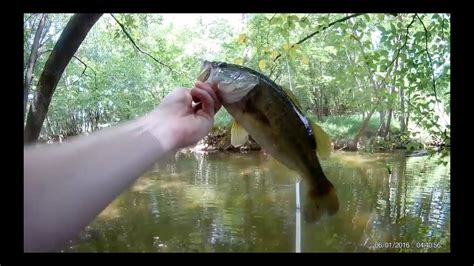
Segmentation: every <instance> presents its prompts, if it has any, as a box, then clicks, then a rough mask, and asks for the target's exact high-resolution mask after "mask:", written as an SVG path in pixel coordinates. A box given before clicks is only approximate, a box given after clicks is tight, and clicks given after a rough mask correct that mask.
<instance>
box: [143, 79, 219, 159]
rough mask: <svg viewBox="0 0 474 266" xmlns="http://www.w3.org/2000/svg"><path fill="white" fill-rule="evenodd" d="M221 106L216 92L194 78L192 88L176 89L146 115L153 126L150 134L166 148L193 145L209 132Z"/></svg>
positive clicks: (172, 148)
mask: <svg viewBox="0 0 474 266" xmlns="http://www.w3.org/2000/svg"><path fill="white" fill-rule="evenodd" d="M193 102H194V103H193ZM220 108H221V103H220V100H219V98H218V94H217V93H216V91H214V90H213V88H212V87H211V86H210V85H209V84H206V83H203V82H200V81H197V82H196V84H195V86H194V88H192V89H191V90H189V89H185V88H178V89H175V90H173V91H172V92H170V93H169V94H168V95H167V96H166V97H165V98H164V99H163V101H162V102H161V104H160V105H159V106H158V107H157V108H156V109H155V111H153V112H152V113H151V114H150V115H149V119H151V120H149V122H151V123H152V124H154V125H155V126H153V127H152V128H151V133H152V134H153V135H155V137H156V138H157V139H158V140H159V141H160V143H161V145H162V146H163V148H164V149H165V150H174V149H179V148H183V147H187V146H190V145H193V144H196V143H197V142H198V141H199V140H201V139H202V138H203V137H205V136H206V135H207V133H209V131H210V130H211V128H212V125H213V124H214V115H215V113H217V111H219V109H220Z"/></svg>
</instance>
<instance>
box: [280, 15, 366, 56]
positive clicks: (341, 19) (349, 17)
mask: <svg viewBox="0 0 474 266" xmlns="http://www.w3.org/2000/svg"><path fill="white" fill-rule="evenodd" d="M364 14H365V13H355V14H352V15H350V16H347V17H343V18H340V19H338V20H336V21H333V22H331V23H329V24H328V25H326V26H324V27H322V28H321V29H319V30H317V31H315V32H313V33H311V34H309V35H308V36H306V37H304V38H303V39H301V40H299V41H298V42H297V43H296V44H301V43H303V42H305V41H306V40H308V39H309V38H311V37H313V36H314V35H316V34H318V33H320V32H322V31H324V30H326V29H327V28H329V27H331V26H333V25H334V24H336V23H339V22H344V21H346V20H348V19H351V18H355V17H358V16H361V15H364ZM296 44H293V45H291V47H290V49H291V48H293V47H294V46H295V45H296ZM280 57H281V54H279V55H278V56H277V57H275V59H273V62H275V61H276V60H278V58H280Z"/></svg>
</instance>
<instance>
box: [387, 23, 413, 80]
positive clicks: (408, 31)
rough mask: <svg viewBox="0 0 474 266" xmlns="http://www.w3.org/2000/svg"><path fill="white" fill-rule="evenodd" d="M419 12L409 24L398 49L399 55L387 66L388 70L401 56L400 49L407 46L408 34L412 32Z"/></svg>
mask: <svg viewBox="0 0 474 266" xmlns="http://www.w3.org/2000/svg"><path fill="white" fill-rule="evenodd" d="M416 16H417V14H415V15H413V19H412V20H411V22H410V24H408V26H407V33H406V34H405V41H404V43H403V45H402V46H401V47H400V48H399V49H397V55H395V57H394V58H393V59H392V61H391V62H390V64H389V65H388V66H387V67H386V68H385V71H387V70H388V69H389V68H390V67H391V66H392V65H393V63H394V62H395V60H397V59H398V57H399V56H400V51H401V50H402V49H403V48H405V47H406V45H407V42H408V34H409V33H410V28H411V26H412V25H413V22H415V18H416Z"/></svg>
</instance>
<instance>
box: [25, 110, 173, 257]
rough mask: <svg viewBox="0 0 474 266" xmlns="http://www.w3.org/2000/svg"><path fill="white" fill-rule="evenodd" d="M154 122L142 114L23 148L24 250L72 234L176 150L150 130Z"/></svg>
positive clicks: (46, 247) (48, 245)
mask: <svg viewBox="0 0 474 266" xmlns="http://www.w3.org/2000/svg"><path fill="white" fill-rule="evenodd" d="M150 123H157V122H156V120H154V121H153V120H150V119H147V118H140V119H137V120H135V121H132V122H129V123H127V124H124V125H121V126H117V127H114V128H110V129H106V130H103V131H100V132H97V133H95V134H92V135H90V136H88V137H80V138H77V139H74V140H71V141H70V142H66V143H64V144H61V145H51V146H50V147H38V148H34V147H32V148H25V156H24V157H25V158H24V159H25V165H24V171H25V173H24V176H25V180H24V182H25V186H24V190H25V191H24V195H25V198H24V199H25V201H24V215H25V217H24V221H25V222H24V230H25V232H24V233H25V251H48V250H51V249H54V248H57V247H59V246H60V245H61V244H64V243H65V242H66V241H67V240H69V239H72V238H74V237H75V236H76V234H77V233H78V232H79V231H80V230H82V229H83V228H84V227H85V226H86V225H87V224H89V223H90V222H91V221H92V220H93V219H94V218H95V217H96V216H97V215H98V214H99V213H100V211H102V210H103V209H104V208H105V207H106V206H107V205H108V204H109V203H110V202H111V201H112V200H113V199H114V198H115V197H116V196H118V195H119V194H120V193H121V192H122V191H124V190H125V189H126V188H127V187H128V186H129V185H130V184H132V183H133V182H134V181H135V180H136V179H137V178H138V177H139V176H140V175H142V174H143V173H144V172H145V171H146V170H148V169H150V168H151V166H152V165H153V163H155V162H156V161H157V160H158V159H159V158H160V157H161V156H163V155H165V154H167V153H169V152H171V151H172V149H173V148H174V147H173V145H172V144H170V141H169V140H166V139H165V141H166V142H163V141H162V142H160V141H158V139H157V138H158V136H157V134H156V132H154V133H155V134H151V133H150V131H149V130H148V128H151V125H150ZM163 127H164V126H162V128H163ZM163 130H166V129H163ZM158 135H160V134H158ZM163 137H164V138H166V137H165V136H163ZM59 146H61V147H59Z"/></svg>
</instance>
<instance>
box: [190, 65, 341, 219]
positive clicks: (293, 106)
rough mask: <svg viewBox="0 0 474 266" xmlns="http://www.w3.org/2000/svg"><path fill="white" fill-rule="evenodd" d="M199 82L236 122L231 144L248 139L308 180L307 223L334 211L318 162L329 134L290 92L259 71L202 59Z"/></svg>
mask: <svg viewBox="0 0 474 266" xmlns="http://www.w3.org/2000/svg"><path fill="white" fill-rule="evenodd" d="M198 80H200V81H202V82H206V83H209V84H211V85H213V86H214V85H215V86H216V87H217V89H218V91H217V92H218V94H219V95H220V97H221V99H222V105H223V106H224V108H225V109H226V110H227V111H228V112H229V113H230V114H231V115H232V117H233V118H234V124H233V125H232V128H231V144H232V145H233V146H240V145H242V144H244V143H245V142H246V140H247V138H248V135H250V136H251V137H252V138H253V139H254V140H255V141H256V142H257V143H258V144H259V145H260V146H261V147H262V148H263V149H264V150H265V151H266V152H268V153H269V154H270V155H271V156H272V157H273V158H275V159H276V160H277V161H279V162H280V163H282V164H283V165H285V166H286V167H288V168H290V169H291V170H293V171H295V172H296V173H298V174H299V175H300V176H301V177H302V179H303V180H304V181H305V182H306V184H307V185H308V188H309V189H308V191H307V200H306V204H305V206H304V210H303V214H304V217H305V220H306V221H307V222H314V221H317V220H319V218H320V217H321V216H322V215H323V214H324V213H328V214H330V215H332V214H335V213H336V212H337V211H338V209H339V201H338V197H337V194H336V191H335V189H334V186H333V184H332V183H331V182H330V181H329V180H328V179H327V178H326V175H325V174H324V172H323V170H322V168H321V165H320V162H319V160H318V156H319V157H320V158H327V157H329V155H330V152H331V141H330V139H329V136H328V135H327V134H326V133H325V132H324V131H323V130H322V128H320V127H319V126H318V125H316V124H315V123H313V122H312V121H310V120H309V119H308V118H306V116H305V115H304V114H303V112H302V111H301V108H300V107H299V105H298V103H297V101H296V99H294V96H293V95H292V94H290V92H289V91H285V90H284V89H283V88H282V87H280V86H279V85H277V84H276V83H275V82H273V81H272V80H270V79H269V78H268V77H266V76H265V75H263V74H261V73H259V72H257V71H254V70H252V69H250V68H247V67H243V66H240V65H234V64H228V63H225V62H210V61H204V63H203V66H202V69H201V72H200V74H199V76H198Z"/></svg>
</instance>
